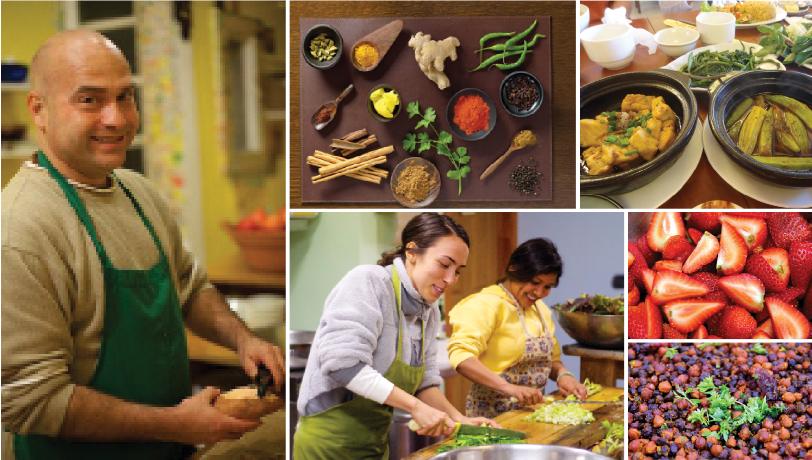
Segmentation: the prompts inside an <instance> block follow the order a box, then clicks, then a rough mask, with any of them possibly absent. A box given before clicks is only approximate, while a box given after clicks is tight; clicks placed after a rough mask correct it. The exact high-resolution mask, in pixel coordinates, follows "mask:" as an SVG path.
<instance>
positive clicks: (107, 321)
mask: <svg viewBox="0 0 812 460" xmlns="http://www.w3.org/2000/svg"><path fill="white" fill-rule="evenodd" d="M37 161H38V163H39V164H40V165H41V166H43V167H45V169H47V170H48V172H49V173H50V174H51V176H52V177H53V178H54V179H55V180H56V182H57V184H59V187H60V188H61V189H62V191H63V192H64V193H65V196H66V197H67V199H68V202H69V203H70V204H71V206H72V207H73V209H74V210H75V211H76V214H77V215H78V216H79V220H80V221H81V222H82V224H83V225H84V227H85V229H86V230H87V233H88V235H89V236H90V239H91V240H92V241H93V245H94V246H95V247H96V253H97V254H98V256H99V260H100V261H101V265H102V267H103V271H104V291H105V310H104V330H103V331H102V340H101V349H100V351H99V360H98V364H97V366H96V372H95V374H94V375H93V379H92V380H91V381H90V384H89V385H88V386H89V387H90V388H93V389H95V390H97V391H99V392H102V393H105V394H108V395H111V396H115V397H118V398H121V399H124V400H127V401H131V402H135V403H140V404H147V405H152V406H174V405H176V404H178V403H179V402H180V401H181V400H182V399H183V398H185V397H186V396H188V395H189V394H191V385H190V383H189V360H188V355H187V353H186V336H185V334H184V330H183V319H182V317H181V308H180V303H179V301H178V296H177V293H176V291H175V287H174V285H173V282H172V276H171V274H170V269H169V262H168V261H167V258H166V254H165V253H164V251H163V248H162V247H161V243H160V241H159V240H158V236H157V235H156V234H155V230H154V229H153V228H152V225H151V224H150V222H149V220H147V218H146V216H145V215H144V212H143V211H142V209H141V206H139V204H138V202H137V201H136V200H135V198H134V197H133V195H132V193H130V191H129V190H127V188H126V187H124V184H121V183H119V185H120V186H121V189H122V190H123V191H124V193H126V194H127V197H129V199H130V201H131V202H132V204H133V206H134V207H135V210H136V211H137V212H138V215H139V216H140V217H141V220H142V221H143V222H144V225H145V226H146V227H147V230H149V234H150V235H151V236H152V239H153V241H154V242H155V245H156V246H157V247H158V253H159V259H158V262H157V263H156V264H155V265H154V266H152V268H149V269H147V270H119V269H117V268H115V267H113V264H112V263H111V262H110V259H109V258H108V257H107V253H106V252H105V250H104V246H102V244H101V241H100V240H99V237H98V234H97V233H96V229H95V227H94V226H93V222H91V220H90V215H89V214H88V212H87V209H86V208H85V206H84V204H82V201H81V200H80V199H79V195H78V194H77V193H76V190H74V188H73V187H72V186H70V185H69V184H68V182H67V180H65V178H64V177H63V176H62V175H61V174H60V173H59V172H58V171H57V170H56V169H55V168H54V167H53V166H52V165H51V163H50V162H49V161H48V158H47V157H46V156H45V155H44V154H43V153H42V152H37ZM79 423H90V424H92V423H98V421H96V420H94V419H92V418H91V419H88V420H83V421H79ZM189 450H190V447H189V446H184V445H182V444H175V443H165V442H120V443H112V442H110V443H107V442H79V441H68V440H64V439H59V438H53V437H49V436H40V435H26V436H22V435H16V436H15V438H14V451H15V457H16V458H17V459H19V460H28V459H36V460H39V459H59V460H72V459H76V460H79V459H81V460H95V459H116V460H122V459H124V460H129V459H132V460H136V459H138V460H143V459H150V460H153V459H154V460H163V459H167V460H169V459H172V460H177V459H180V458H183V457H184V456H185V455H186V454H188V453H189Z"/></svg>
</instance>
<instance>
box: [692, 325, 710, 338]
mask: <svg viewBox="0 0 812 460" xmlns="http://www.w3.org/2000/svg"><path fill="white" fill-rule="evenodd" d="M708 335H709V334H708V330H707V329H705V326H699V328H698V329H697V330H695V331H694V332H691V335H690V336H689V338H691V339H707V338H708Z"/></svg>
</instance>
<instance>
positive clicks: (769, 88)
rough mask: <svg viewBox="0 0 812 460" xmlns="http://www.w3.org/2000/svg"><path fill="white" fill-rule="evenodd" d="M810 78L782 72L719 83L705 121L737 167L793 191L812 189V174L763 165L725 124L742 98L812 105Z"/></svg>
mask: <svg viewBox="0 0 812 460" xmlns="http://www.w3.org/2000/svg"><path fill="white" fill-rule="evenodd" d="M809 88H812V76H809V75H806V74H803V73H801V72H790V71H782V70H754V71H751V72H743V73H740V74H738V75H736V76H735V77H733V78H731V79H729V80H727V81H725V82H724V83H722V84H721V85H720V86H719V88H717V89H716V90H715V92H714V93H713V96H712V99H711V104H710V110H708V120H710V127H711V131H713V136H714V137H715V138H716V140H717V141H719V144H720V145H721V146H722V150H724V151H725V153H726V154H727V155H728V156H729V157H730V158H731V159H733V161H735V162H736V163H738V164H739V166H742V167H744V168H745V169H747V170H748V171H750V172H752V173H753V174H756V175H758V176H761V177H763V178H764V179H767V180H769V181H771V182H775V183H777V184H781V185H789V186H793V187H809V186H812V170H808V169H807V170H791V169H784V168H779V167H777V166H772V165H766V164H764V163H761V162H759V161H757V160H754V159H753V158H752V157H751V156H750V155H748V154H746V153H744V152H743V151H742V150H741V149H740V148H739V147H738V146H737V145H736V143H735V142H733V139H732V138H731V137H730V135H729V134H728V133H727V129H725V120H727V117H728V115H730V113H731V112H733V110H734V109H735V108H736V106H737V105H738V104H739V102H741V101H743V100H744V99H745V98H748V97H752V96H756V95H758V94H763V93H774V94H783V95H785V96H789V97H793V98H795V99H797V100H799V101H801V102H803V103H804V104H807V105H812V92H810V91H809Z"/></svg>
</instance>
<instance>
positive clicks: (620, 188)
mask: <svg viewBox="0 0 812 460" xmlns="http://www.w3.org/2000/svg"><path fill="white" fill-rule="evenodd" d="M627 94H645V95H650V96H662V97H663V98H664V100H665V102H666V103H667V104H668V105H669V106H670V107H671V109H672V110H673V111H674V113H675V114H676V115H677V118H678V119H679V130H678V131H677V133H676V138H675V139H674V142H673V143H672V144H671V145H670V146H669V147H668V148H666V149H665V151H663V152H660V153H659V154H658V155H657V156H656V157H654V158H653V159H652V160H651V161H648V162H646V163H643V164H641V165H638V166H636V167H633V168H631V169H629V170H626V171H621V172H616V173H609V174H605V175H600V176H589V175H587V174H584V173H583V171H582V174H581V177H580V183H581V191H582V192H585V193H592V194H619V193H625V192H629V191H632V190H635V189H637V188H640V187H642V186H644V185H646V184H648V183H650V182H651V181H653V180H655V179H656V178H657V177H658V176H660V175H661V174H662V173H663V172H665V171H666V170H667V169H668V168H669V167H670V166H671V165H673V164H674V162H675V161H676V160H677V158H678V157H679V156H680V155H681V154H682V151H683V150H684V149H685V147H686V146H687V145H688V143H689V142H690V140H691V136H692V135H693V133H694V130H695V128H696V124H697V119H698V116H697V113H698V109H697V103H696V99H695V97H694V95H693V93H692V92H691V91H690V90H689V89H688V86H687V77H685V76H684V75H681V74H679V73H675V72H663V71H654V72H628V73H623V74H618V75H613V76H610V77H606V78H603V79H601V80H598V81H595V82H592V83H590V84H588V85H586V86H584V87H582V88H581V115H580V116H581V118H582V119H584V118H594V117H595V116H597V115H598V114H600V113H603V112H606V111H612V110H617V109H618V108H619V107H620V103H621V101H622V99H623V97H624V96H626V95H627Z"/></svg>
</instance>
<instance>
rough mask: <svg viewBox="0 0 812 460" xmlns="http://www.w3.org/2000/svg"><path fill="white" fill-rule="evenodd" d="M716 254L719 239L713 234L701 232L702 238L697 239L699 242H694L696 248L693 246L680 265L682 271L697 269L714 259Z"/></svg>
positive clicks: (694, 270)
mask: <svg viewBox="0 0 812 460" xmlns="http://www.w3.org/2000/svg"><path fill="white" fill-rule="evenodd" d="M718 254H719V241H718V240H717V239H716V237H715V236H713V235H711V234H710V233H708V232H705V233H704V234H702V238H700V239H699V243H697V244H696V248H694V250H693V252H691V255H689V256H688V258H687V259H686V260H685V263H684V264H683V265H682V271H683V272H684V273H694V272H696V271H699V270H700V269H701V268H702V267H704V266H705V265H708V264H709V263H711V262H713V261H714V260H716V256H717V255H718Z"/></svg>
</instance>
